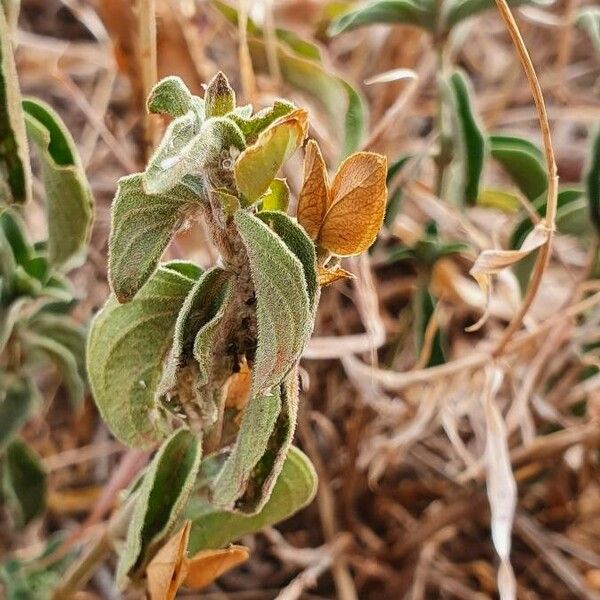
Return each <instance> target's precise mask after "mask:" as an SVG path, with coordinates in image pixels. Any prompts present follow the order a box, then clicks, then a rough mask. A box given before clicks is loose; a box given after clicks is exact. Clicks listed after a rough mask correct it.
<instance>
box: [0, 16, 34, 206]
mask: <svg viewBox="0 0 600 600" xmlns="http://www.w3.org/2000/svg"><path fill="white" fill-rule="evenodd" d="M30 197H31V168H30V166H29V151H28V148H27V137H26V135H25V123H24V117H23V109H22V108H21V91H20V89H19V80H18V78H17V70H16V67H15V61H14V58H13V48H12V44H11V34H10V31H9V26H8V24H7V22H6V18H5V16H4V11H3V10H1V9H0V210H1V207H2V205H3V204H11V203H12V202H16V203H19V204H22V203H24V202H27V200H29V199H30Z"/></svg>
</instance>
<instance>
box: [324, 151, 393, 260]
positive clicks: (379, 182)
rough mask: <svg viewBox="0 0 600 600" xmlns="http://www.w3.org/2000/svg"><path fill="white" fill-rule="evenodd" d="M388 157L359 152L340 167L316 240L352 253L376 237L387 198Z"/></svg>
mask: <svg viewBox="0 0 600 600" xmlns="http://www.w3.org/2000/svg"><path fill="white" fill-rule="evenodd" d="M386 168H387V164H386V159H385V157H384V156H382V155H380V154H374V153H371V152H358V153H356V154H353V155H352V156H350V157H349V158H347V159H346V160H345V161H344V162H343V163H342V164H341V165H340V167H339V169H338V171H337V173H336V175H335V177H334V179H333V182H332V184H331V191H330V196H329V202H330V204H329V208H328V210H327V213H326V214H325V218H324V220H323V223H322V225H321V229H320V231H319V234H318V236H317V242H318V244H319V245H320V246H322V247H323V248H325V249H327V250H329V251H330V252H331V253H332V254H336V255H339V256H351V255H354V254H360V253H361V252H364V251H365V250H366V249H367V248H369V246H370V245H371V244H372V243H373V242H374V241H375V238H376V237H377V233H378V232H379V229H380V228H381V225H382V223H383V217H384V214H385V205H386V200H387V189H386V183H385V180H386Z"/></svg>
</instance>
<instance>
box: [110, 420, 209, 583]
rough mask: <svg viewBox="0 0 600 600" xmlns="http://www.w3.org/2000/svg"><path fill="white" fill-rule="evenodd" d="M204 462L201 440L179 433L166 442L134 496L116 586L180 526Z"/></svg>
mask: <svg viewBox="0 0 600 600" xmlns="http://www.w3.org/2000/svg"><path fill="white" fill-rule="evenodd" d="M201 458H202V445H201V442H200V440H199V439H198V438H197V437H196V436H195V435H194V434H193V433H191V432H190V431H189V430H187V429H179V430H178V431H176V432H175V433H173V435H172V436H171V437H169V439H167V440H166V441H165V442H164V443H163V444H162V446H161V447H160V450H159V451H158V452H157V454H156V456H155V457H154V458H153V459H152V462H151V463H150V465H149V466H148V468H147V470H146V472H145V474H144V477H143V480H142V483H141V485H140V487H139V488H138V489H137V491H136V492H134V493H135V494H137V498H136V499H135V506H134V509H133V514H132V516H131V521H130V523H129V527H128V529H127V539H126V542H125V546H124V547H123V549H122V550H121V552H120V553H119V562H118V565H117V576H116V579H117V582H118V584H119V586H121V587H123V585H124V584H125V583H126V581H127V577H128V575H130V573H132V571H134V570H138V569H139V568H141V567H143V565H144V564H145V563H146V562H147V561H148V559H149V558H151V556H152V554H153V553H155V552H156V551H157V550H158V548H159V546H160V543H161V542H162V541H163V540H165V539H166V538H167V537H168V536H169V534H170V533H172V531H173V529H174V528H175V526H176V525H177V522H178V519H179V517H180V516H181V514H182V512H183V511H184V510H185V507H186V504H187V501H188V499H189V497H190V495H191V493H192V491H193V489H194V483H195V482H196V476H197V474H198V469H199V467H200V460H201Z"/></svg>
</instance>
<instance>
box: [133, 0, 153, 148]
mask: <svg viewBox="0 0 600 600" xmlns="http://www.w3.org/2000/svg"><path fill="white" fill-rule="evenodd" d="M138 35H139V42H140V68H141V72H142V91H143V95H144V98H147V97H148V96H149V95H150V90H151V89H152V86H153V85H154V84H155V83H156V80H157V79H158V68H157V63H156V4H155V0H139V5H138ZM157 126H158V123H157V121H156V115H152V114H149V113H147V114H145V115H144V153H145V156H146V158H148V157H149V155H150V153H151V151H152V148H153V146H154V141H155V140H156V134H157V130H158V127H157Z"/></svg>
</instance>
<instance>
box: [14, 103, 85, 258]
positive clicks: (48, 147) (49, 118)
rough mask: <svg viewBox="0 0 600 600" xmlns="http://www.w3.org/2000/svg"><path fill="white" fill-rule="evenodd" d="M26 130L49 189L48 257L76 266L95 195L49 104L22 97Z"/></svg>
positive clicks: (80, 256)
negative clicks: (33, 145)
mask: <svg viewBox="0 0 600 600" xmlns="http://www.w3.org/2000/svg"><path fill="white" fill-rule="evenodd" d="M23 109H24V111H25V124H26V126H27V133H28V135H29V137H30V138H31V140H32V141H33V142H34V144H35V145H36V146H37V148H38V150H39V155H40V158H41V163H42V178H43V181H44V188H45V190H46V212H47V219H48V261H49V262H50V264H52V265H55V266H68V267H70V266H73V265H77V264H79V263H80V262H81V261H82V260H83V254H84V252H85V248H86V245H87V242H88V238H89V235H90V230H91V226H92V219H93V216H94V214H93V212H94V208H93V198H92V192H91V190H90V187H89V184H88V182H87V179H86V176H85V171H84V169H83V165H82V164H81V161H80V159H79V154H78V153H77V149H76V147H75V143H74V141H73V138H72V137H71V134H70V133H69V132H68V130H67V128H66V127H65V125H64V123H63V122H62V120H61V119H60V117H59V116H58V115H57V114H56V113H55V112H54V110H53V109H52V108H50V106H48V105H47V104H45V103H43V102H41V101H40V100H34V99H31V98H30V99H27V100H24V101H23Z"/></svg>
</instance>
